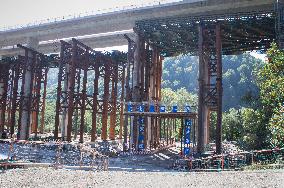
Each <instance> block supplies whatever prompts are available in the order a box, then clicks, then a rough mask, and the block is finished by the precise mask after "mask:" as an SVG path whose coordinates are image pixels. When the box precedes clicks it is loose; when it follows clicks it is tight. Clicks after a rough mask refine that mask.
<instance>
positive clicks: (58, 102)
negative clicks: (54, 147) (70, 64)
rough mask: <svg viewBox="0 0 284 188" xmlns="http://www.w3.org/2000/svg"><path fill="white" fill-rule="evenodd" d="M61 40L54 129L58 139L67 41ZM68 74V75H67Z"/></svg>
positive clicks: (55, 136)
mask: <svg viewBox="0 0 284 188" xmlns="http://www.w3.org/2000/svg"><path fill="white" fill-rule="evenodd" d="M60 42H61V50H60V61H59V66H58V69H59V71H58V83H57V99H56V113H55V129H54V138H55V139H58V132H59V124H60V111H61V100H60V99H61V95H62V81H63V79H62V78H63V69H64V52H65V48H66V47H65V43H63V42H62V41H60ZM65 76H67V75H65Z"/></svg>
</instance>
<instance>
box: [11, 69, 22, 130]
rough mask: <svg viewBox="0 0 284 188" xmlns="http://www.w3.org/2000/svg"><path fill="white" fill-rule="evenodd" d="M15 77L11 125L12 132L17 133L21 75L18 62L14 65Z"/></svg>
mask: <svg viewBox="0 0 284 188" xmlns="http://www.w3.org/2000/svg"><path fill="white" fill-rule="evenodd" d="M13 71H14V77H13V86H14V87H13V92H12V98H11V100H12V101H11V121H10V122H11V126H10V134H11V135H13V134H14V133H15V126H16V111H17V96H18V87H19V86H18V85H19V84H18V83H19V77H20V65H19V64H17V65H15V66H14V67H13Z"/></svg>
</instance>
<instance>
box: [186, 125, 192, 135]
mask: <svg viewBox="0 0 284 188" xmlns="http://www.w3.org/2000/svg"><path fill="white" fill-rule="evenodd" d="M190 131H191V130H190V127H189V126H188V127H185V134H190Z"/></svg>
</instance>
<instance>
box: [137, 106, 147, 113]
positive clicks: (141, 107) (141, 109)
mask: <svg viewBox="0 0 284 188" xmlns="http://www.w3.org/2000/svg"><path fill="white" fill-rule="evenodd" d="M137 110H138V112H144V110H145V106H144V105H139V106H138V107H137Z"/></svg>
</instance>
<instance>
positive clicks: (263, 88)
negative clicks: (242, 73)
mask: <svg viewBox="0 0 284 188" xmlns="http://www.w3.org/2000/svg"><path fill="white" fill-rule="evenodd" d="M267 56H268V61H267V62H266V63H265V65H264V67H263V69H260V70H259V71H258V72H257V83H258V86H259V88H260V99H261V102H262V104H263V107H264V108H263V113H264V115H265V117H266V123H267V124H268V125H269V130H270V134H271V135H270V136H271V138H270V139H269V141H270V144H271V145H272V146H273V147H284V123H283V122H284V117H283V116H284V115H283V105H284V52H283V51H282V50H279V49H278V47H277V45H276V44H275V43H273V44H272V46H271V48H270V49H269V50H268V52H267Z"/></svg>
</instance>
